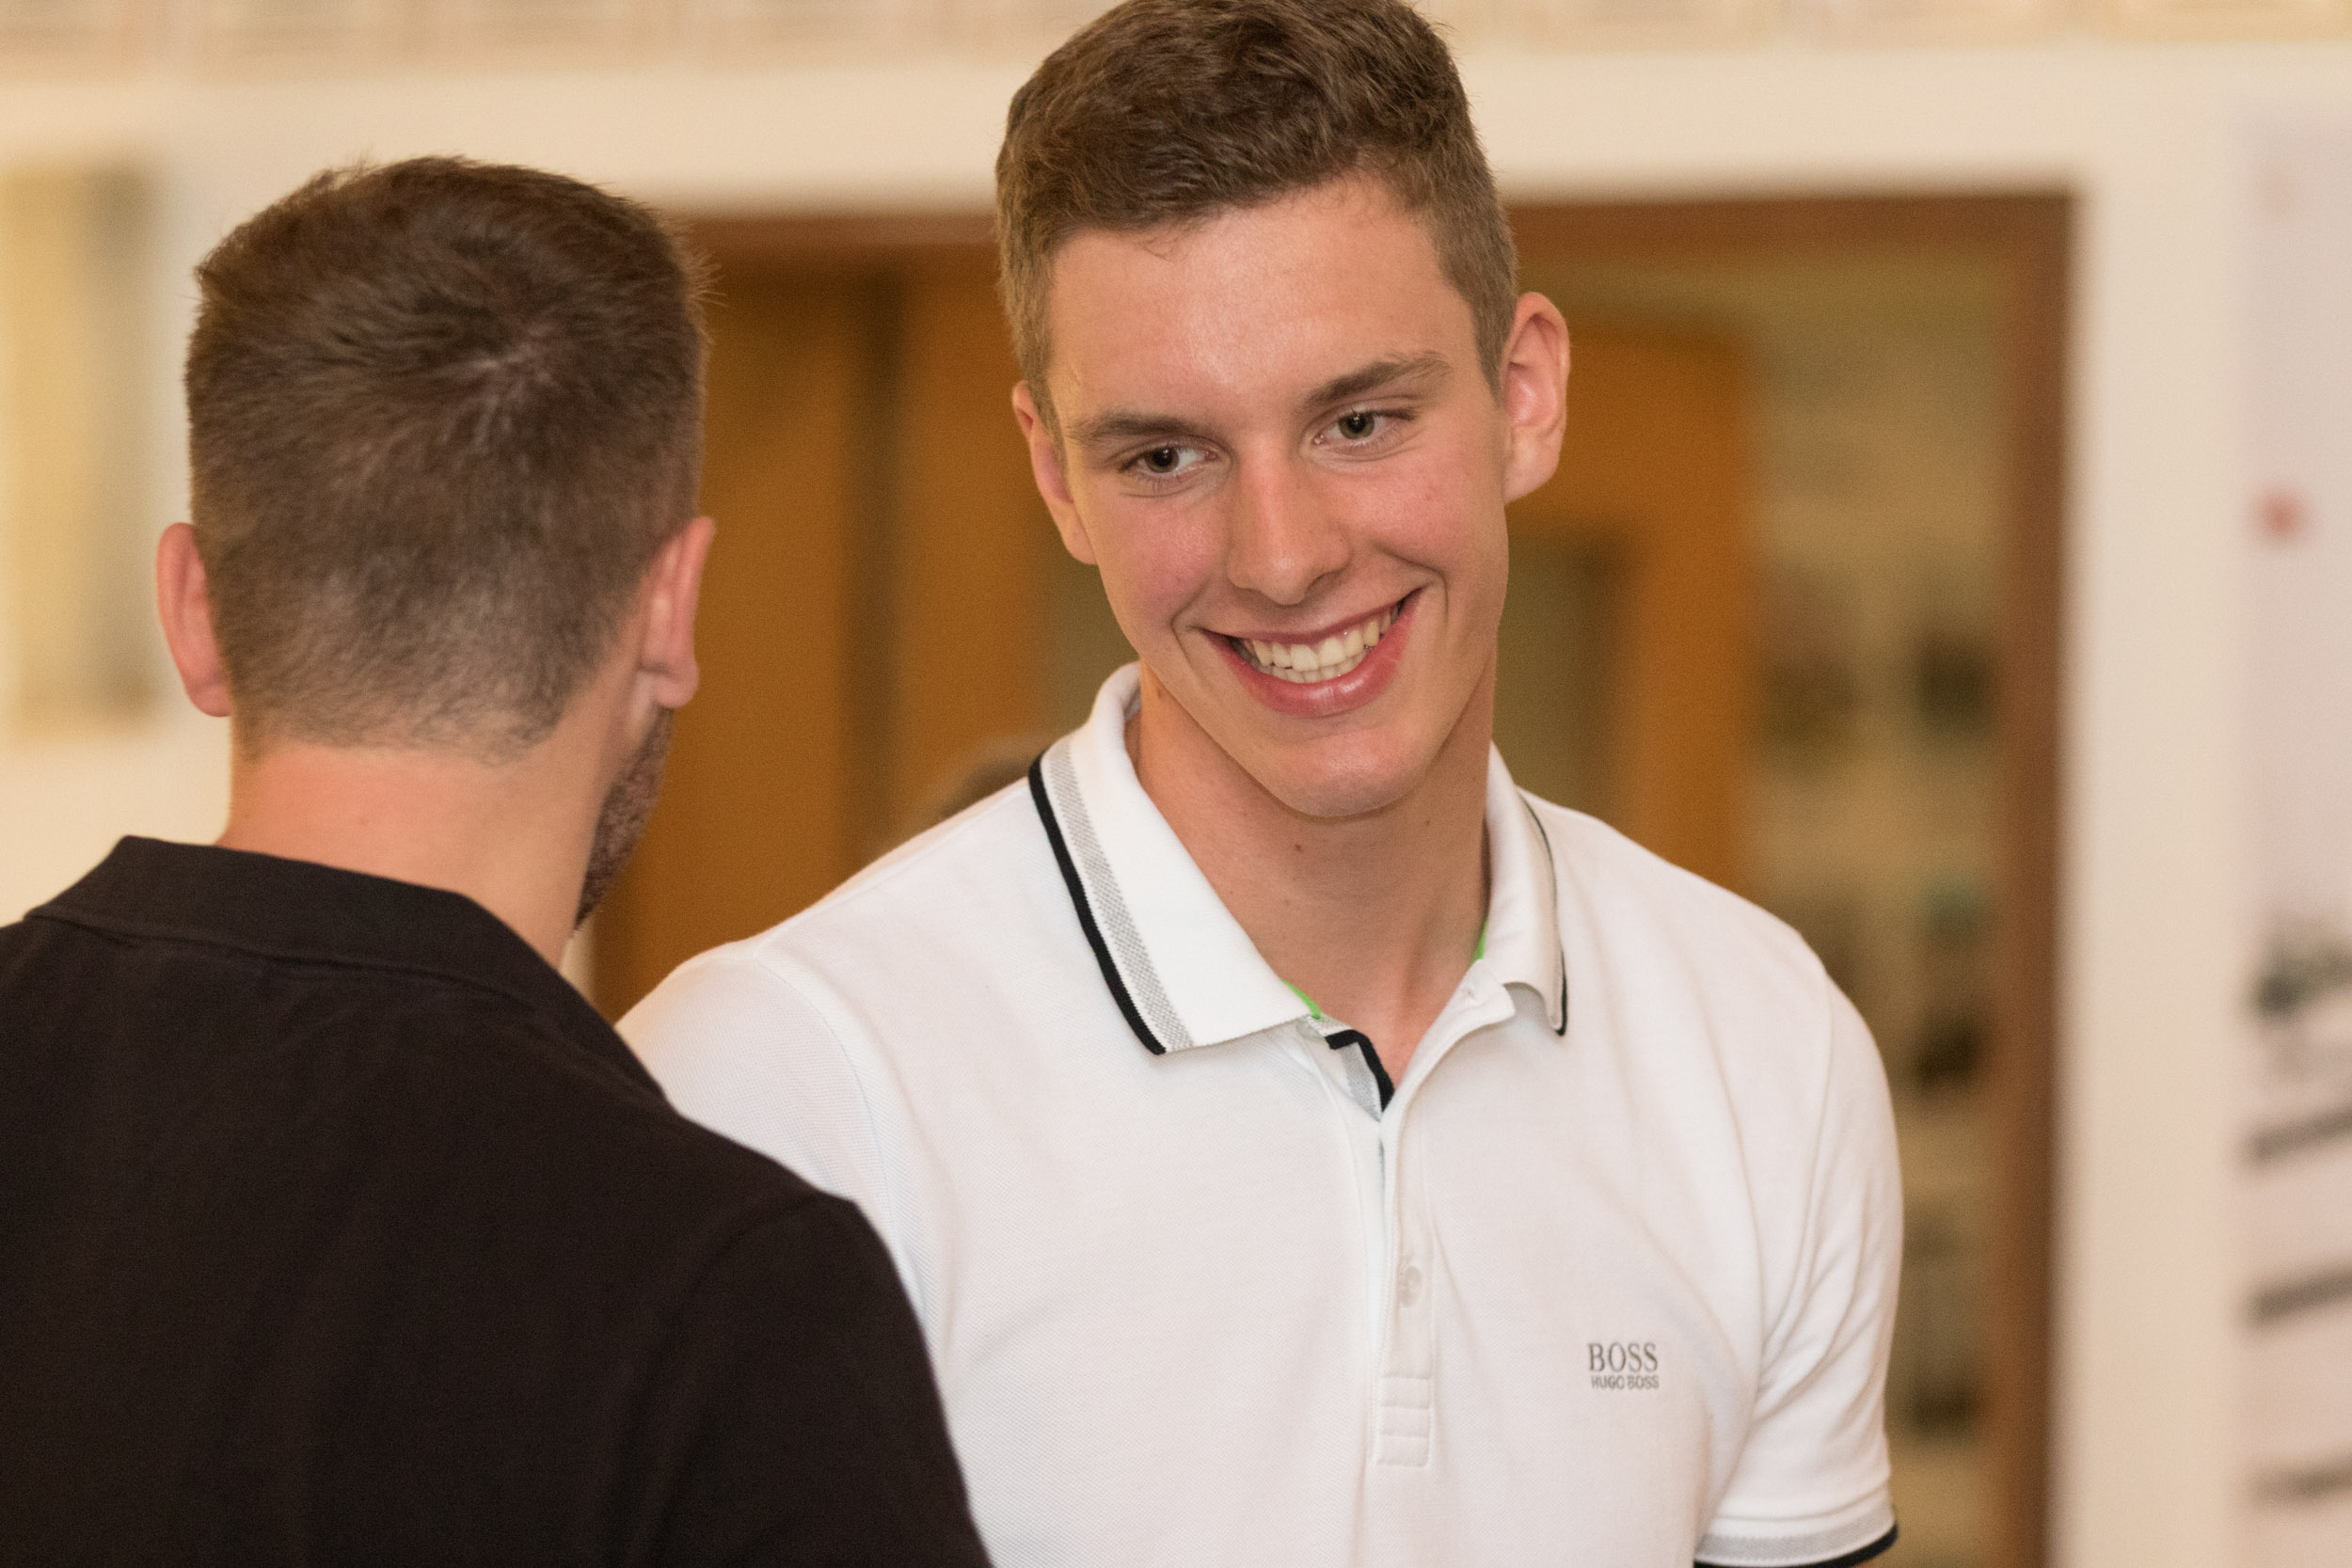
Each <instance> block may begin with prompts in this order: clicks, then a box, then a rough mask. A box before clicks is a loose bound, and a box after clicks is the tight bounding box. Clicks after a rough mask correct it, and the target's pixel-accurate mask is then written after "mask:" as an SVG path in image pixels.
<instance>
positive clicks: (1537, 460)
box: [1501, 293, 1568, 500]
mask: <svg viewBox="0 0 2352 1568" xmlns="http://www.w3.org/2000/svg"><path fill="white" fill-rule="evenodd" d="M1501 392H1502V418H1503V421H1504V427H1505V432H1506V434H1505V436H1504V440H1505V446H1504V451H1503V459H1502V497H1503V499H1505V500H1517V499H1519V498H1520V497H1521V496H1524V495H1526V494H1528V493H1529V492H1530V491H1532V490H1535V489H1537V488H1539V487H1540V486H1541V485H1542V484H1543V483H1544V482H1545V481H1547V480H1549V479H1550V478H1551V476H1552V473H1553V472H1554V471H1555V470H1556V469H1557V468H1558V467H1560V437H1561V434H1562V433H1563V432H1564V431H1565V430H1566V429H1567V424H1568V324H1567V322H1566V321H1565V319H1564V318H1563V317H1562V316H1561V314H1560V308H1559V307H1558V306H1556V305H1554V304H1552V303H1551V301H1549V299H1546V298H1545V297H1544V296H1543V295H1541V294H1535V293H1530V294H1521V295H1520V296H1519V303H1518V309H1516V310H1515V311H1513V312H1512V317H1511V336H1510V338H1509V339H1508V340H1507V341H1505V342H1504V344H1503V350H1502V387H1501Z"/></svg>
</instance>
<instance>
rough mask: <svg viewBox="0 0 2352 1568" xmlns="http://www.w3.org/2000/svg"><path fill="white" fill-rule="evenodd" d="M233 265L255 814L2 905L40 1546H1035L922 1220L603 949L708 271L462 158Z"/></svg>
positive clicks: (596, 210)
mask: <svg viewBox="0 0 2352 1568" xmlns="http://www.w3.org/2000/svg"><path fill="white" fill-rule="evenodd" d="M198 282H199V287H200V290H201V294H202V300H201V305H200V308H199V315H198V320H197V325H196V331H195V335H194V337H193V339H192V340H191V342H190V345H189V352H188V366H187V394H188V419H189V454H190V459H191V467H192V471H193V475H194V496H193V500H194V506H193V515H194V523H193V526H190V525H188V524H181V525H177V526H175V527H173V528H172V529H170V530H168V531H167V532H166V534H165V536H164V539H163V543H162V547H161V549H160V551H159V555H158V561H157V585H158V596H159V601H160V609H161V612H162V616H163V621H164V628H165V633H166V637H167V641H168V642H169V644H170V649H171V656H172V658H173V661H174V663H175V664H176V665H177V666H178V668H179V672H180V675H181V679H182V681H183V684H184V686H185V688H186V689H187V692H188V695H189V697H190V698H191V699H192V700H193V701H194V702H195V703H196V705H198V706H199V707H200V708H202V709H203V710H205V711H206V712H208V713H213V714H216V715H223V716H226V717H227V718H228V719H229V720H230V731H231V737H232V741H233V745H234V751H233V758H232V764H231V774H230V813H229V823H228V827H227V829H226V831H225V832H223V834H222V835H221V839H220V842H219V844H218V845H217V846H208V847H199V846H191V845H173V844H161V843H156V842H153V841H150V840H141V839H126V840H124V841H123V842H122V844H121V845H119V847H117V848H116V849H115V851H114V853H113V854H112V855H111V856H109V857H108V859H107V860H106V861H105V862H104V863H103V864H102V865H100V866H99V867H98V868H97V869H96V870H95V871H93V872H91V873H90V875H89V876H87V878H85V879H83V880H82V881H81V882H79V883H78V884H76V885H75V886H74V887H73V888H72V889H70V890H69V891H67V892H66V893H65V894H63V895H61V896H59V897H58V898H57V899H56V900H55V901H54V902H52V903H50V904H48V905H45V906H43V907H42V908H40V909H39V910H36V911H33V913H32V914H31V915H30V916H28V917H27V918H26V919H25V921H24V923H23V924H21V925H17V926H13V927H7V928H6V929H0V1072H4V1073H5V1074H6V1079H7V1084H8V1087H7V1088H6V1090H5V1091H0V1559H4V1560H8V1561H11V1562H20V1561H21V1562H27V1563H32V1562H44V1563H46V1562H77V1563H106V1562H122V1563H152V1562H171V1563H219V1564H224V1565H225V1564H236V1565H238V1568H247V1565H255V1564H270V1563H325V1562H331V1563H363V1562H380V1563H387V1564H390V1563H400V1564H414V1563H482V1564H485V1565H486V1564H498V1565H501V1568H504V1565H509V1564H519V1563H554V1562H565V1563H574V1562H577V1563H590V1562H597V1563H615V1564H620V1563H642V1564H652V1563H705V1562H709V1563H716V1562H730V1563H733V1562H758V1563H776V1564H785V1563H807V1564H843V1565H846V1564H870V1565H873V1568H898V1565H901V1564H930V1563H937V1564H954V1565H958V1568H965V1565H974V1564H978V1563H981V1562H982V1561H983V1555H982V1552H981V1549H980V1546H979V1544H978V1541H977V1537H976V1535H975V1533H974V1531H973V1527H972V1524H971V1520H970V1518H969V1515H968V1513H967V1512H966V1509H965V1504H964V1499H963V1493H962V1487H961V1479H960V1477H959V1474H958V1471H957V1467H956V1464H955V1460H954V1457H953V1455H952V1453H951V1452H950V1450H949V1449H948V1446H947V1439H946V1433H945V1431H944V1429H943V1426H942V1422H941V1418H940V1410H939V1404H938V1400H937V1396H936V1394H935V1392H934V1390H933V1388H932V1386H931V1383H930V1376H929V1368H928V1364H927V1360H926V1355H925V1351H924V1346H923V1342H922V1339H921V1337H920V1335H919V1333H918V1331H917V1329H916V1326H915V1323H914V1320H913V1318H912V1316H911V1315H910V1313H909V1311H908V1308H907V1303H906V1299H905V1297H904V1295H903V1293H902V1292H901V1291H900V1290H899V1288H898V1283H897V1281H896V1279H895V1278H894V1276H893V1275H892V1272H891V1267H890V1264H889V1261H888V1259H887V1257H886V1255H885V1254H884V1253H883V1251H882V1248H881V1247H880V1245H879V1244H877V1243H876V1241H875V1238H874V1236H873V1233H872V1232H871V1231H870V1230H869V1229H868V1228H867V1227H866V1225H865V1223H864V1222H863V1221H862V1220H861V1219H860V1218H859V1217H858V1215H857V1212H856V1211H855V1210H854V1209H852V1208H851V1207H850V1205H849V1204H847V1203H844V1202H842V1201H841V1200H839V1199H838V1198H834V1197H830V1196H825V1195H823V1194H820V1193H818V1192H816V1191H814V1190H812V1189H811V1188H809V1187H808V1186H806V1185H805V1184H804V1183H803V1182H801V1181H800V1180H797V1179H796V1178H794V1177H793V1176H791V1175H790V1174H789V1173H787V1172H786V1171H784V1170H781V1169H779V1168H777V1166H775V1165H774V1164H772V1163H771V1162H770V1161H768V1160H766V1159H764V1158H762V1157H760V1156H759V1155H756V1154H754V1153H752V1152H751V1151H750V1150H748V1149H744V1148H739V1147H738V1146H735V1145H732V1144H729V1143H727V1142H726V1141H725V1140H724V1139H723V1138H720V1137H717V1136H715V1135H714V1134H711V1133H709V1132H704V1131H703V1130H701V1129H700V1128H697V1127H694V1126H692V1125H691V1124H690V1123H688V1122H687V1121H685V1120H684V1119H683V1118H681V1117H678V1116H677V1115H676V1114H675V1112H673V1111H672V1110H671V1109H670V1108H669V1107H668V1106H667V1105H666V1104H664V1103H663V1101H662V1099H661V1095H660V1090H659V1089H657V1088H656V1087H655V1086H654V1084H653V1081H652V1080H651V1079H650V1078H648V1077H647V1076H646V1075H645V1072H644V1069H643V1068H642V1067H641V1066H640V1065H639V1064H638V1062H637V1061H636V1059H635V1058H634V1057H632V1056H631V1055H630V1054H629V1053H628V1048H627V1047H626V1046H624V1045H623V1044H622V1043H621V1041H620V1039H619V1037H617V1036H615V1035H614V1034H613V1033H612V1030H611V1029H610V1028H609V1027H607V1026H606V1025H605V1023H604V1022H603V1021H602V1020H601V1019H599V1018H598V1017H597V1016H596V1013H595V1011H594V1010H593V1009H592V1008H590V1007H589V1006H588V1005H587V1003H586V1002H585V1001H584V1000H583V999H582V998H581V997H580V995H579V994H578V993H577V992H576V991H574V990H572V989H571V988H570V987H569V986H568V985H567V984H566V983H565V982H564V979H563V978H562V976H561V975H559V974H557V973H556V971H555V969H554V967H553V965H554V963H555V961H556V960H557V958H559V956H560V955H561V953H562V950H563V947H564V942H565V939H566V938H567V937H568V936H569V935H570V933H571V931H572V929H573V927H574V926H575V924H576V923H577V921H578V920H579V919H580V917H581V916H582V915H583V914H584V913H585V911H587V910H588V909H589V908H590V907H592V906H593V905H594V903H595V901H596V895H597V893H598V891H600V889H601V888H602V886H603V885H604V884H605V883H606V882H607V881H609V880H610V879H611V877H612V873H613V871H614V870H615V869H617V867H618V866H619V864H620V863H621V861H622V860H623V858H624V857H626V855H627V853H628V847H629V845H630V843H631V842H632V841H633V840H634V838H635V837H636V834H637V832H638V830H639V829H640V828H641V827H642V826H643V824H644V816H645V812H646V809H647V808H648V807H649V806H650V804H651V802H652V799H653V791H654V787H655V784H656V780H657V778H658V776H659V772H660V761H661V741H662V736H663V735H664V734H665V733H666V728H667V725H668V722H669V715H670V713H671V711H672V710H673V709H675V708H676V707H677V706H678V705H680V704H683V703H684V702H685V701H686V700H687V699H688V698H689V697H690V696H691V694H692V692H693V689H694V686H695V681H696V668H695V663H694V645H693V621H694V606H695V597H696V593H697V589H698V586H699V583H700V579H701V573H702V565H703V559H704V555H705V552H706V551H707V549H708V547H709V543H710V537H711V524H710V521H709V520H708V519H707V518H697V517H695V516H693V501H694V494H695V489H696V484H697V474H698V468H699V464H700V446H701V424H702V384H703V335H702V325H701V318H700V312H699V308H698V305H697V302H696V297H695V294H696V281H695V278H694V276H693V273H692V271H691V268H690V267H689V265H688V264H687V263H686V261H684V259H683V258H682V257H681V255H680V253H679V251H678V248H677V247H676V245H675V244H674V243H673V241H672V239H671V237H670V235H669V234H668V233H667V232H666V231H665V230H664V229H663V227H662V225H661V224H660V221H659V220H658V219H657V218H656V217H655V216H654V214H651V213H649V212H647V211H646V210H645V209H644V208H642V207H640V206H637V205H636V204H634V203H632V202H628V201H625V200H622V199H620V198H615V197H612V196H610V195H607V194H606V193H604V192H601V191H598V190H596V189H594V188H593V187H591V186H588V185H584V184H581V183H580V182H577V181H573V180H568V179H564V178H562V177H560V176H556V175H551V174H546V173H541V172H539V171H536V170H532V169H523V168H510V167H496V166H481V165H475V164H469V163H466V162H462V161H458V160H453V159H421V160H416V161H412V162H408V163H402V164H393V165H390V166H384V167H375V168H371V167H366V166H361V167H357V168H350V169H342V170H337V171H333V172H330V173H327V174H324V175H321V176H320V177H318V178H317V179H315V180H313V181H311V182H310V183H309V184H307V185H305V186H303V187H302V188H301V189H300V190H298V191H296V192H294V194H293V195H292V196H289V197H287V198H285V199H284V200H282V201H280V202H278V203H277V204H276V205H275V206H273V207H271V208H269V209H268V210H266V211H265V212H263V213H262V214H259V215H258V216H256V217H254V218H252V219H251V220H249V221H248V222H246V224H245V225H243V226H242V227H241V228H239V229H238V230H236V231H235V232H233V233H232V234H230V236H229V237H228V238H227V239H226V240H225V241H223V242H222V244H221V245H220V246H219V247H218V248H217V249H215V251H214V252H213V253H212V255H211V256H209V257H208V258H206V260H205V261H204V262H203V264H202V265H201V266H200V267H199V270H198Z"/></svg>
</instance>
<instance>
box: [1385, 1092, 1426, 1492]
mask: <svg viewBox="0 0 2352 1568" xmlns="http://www.w3.org/2000/svg"><path fill="white" fill-rule="evenodd" d="M1392 1125H1393V1124H1392ZM1384 1141H1388V1142H1390V1143H1391V1149H1390V1161H1389V1163H1390V1166H1391V1174H1390V1178H1389V1180H1390V1181H1391V1183H1392V1185H1393V1190H1394V1194H1395V1196H1394V1198H1393V1200H1392V1207H1391V1215H1392V1219H1391V1228H1390V1234H1391V1237H1392V1238H1393V1240H1394V1245H1393V1247H1392V1248H1391V1257H1393V1258H1394V1259H1396V1263H1395V1268H1396V1272H1395V1274H1394V1275H1392V1276H1391V1292H1390V1300H1389V1323H1388V1335H1387V1343H1386V1344H1385V1346H1384V1347H1383V1349H1382V1354H1381V1366H1380V1380H1379V1387H1378V1390H1377V1395H1376V1408H1375V1413H1374V1424H1373V1433H1374V1437H1373V1463H1374V1464H1375V1465H1404V1466H1416V1467H1417V1466H1420V1465H1427V1464H1428V1463H1429V1455H1430V1448H1431V1444H1432V1441H1433V1440H1434V1438H1435V1435H1436V1432H1435V1427H1436V1417H1437V1408H1436V1406H1437V1386H1436V1383H1435V1380H1434V1378H1433V1377H1432V1373H1433V1371H1434V1370H1435V1368H1434V1362H1435V1359H1436V1355H1435V1349H1436V1329H1435V1323H1434V1322H1433V1321H1432V1318H1431V1307H1432V1303H1431V1300H1430V1297H1431V1295H1432V1294H1433V1292H1432V1291H1431V1290H1430V1282H1429V1274H1428V1268H1427V1263H1426V1259H1427V1258H1428V1253H1429V1249H1428V1244H1427V1240H1426V1231H1425V1229H1424V1227H1422V1226H1421V1225H1420V1224H1418V1223H1416V1222H1414V1221H1413V1220H1410V1219H1407V1218H1406V1216H1407V1215H1408V1214H1410V1213H1411V1212H1413V1209H1414V1205H1413V1202H1412V1199H1411V1196H1410V1195H1409V1193H1408V1191H1407V1189H1406V1174H1407V1173H1406V1170H1405V1169H1404V1168H1403V1164H1402V1149H1401V1148H1400V1147H1399V1146H1400V1145H1401V1143H1402V1137H1401V1129H1397V1130H1396V1131H1392V1132H1391V1136H1390V1139H1389V1140H1384Z"/></svg>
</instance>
